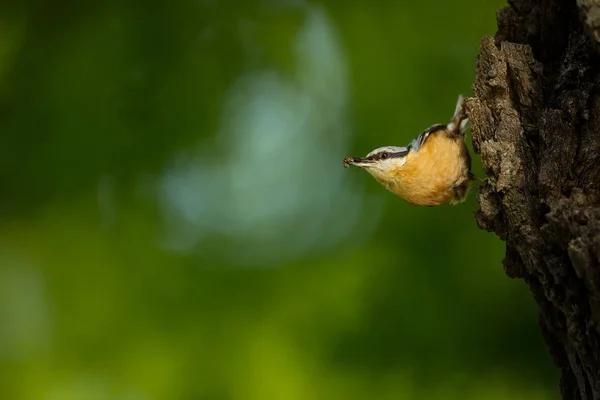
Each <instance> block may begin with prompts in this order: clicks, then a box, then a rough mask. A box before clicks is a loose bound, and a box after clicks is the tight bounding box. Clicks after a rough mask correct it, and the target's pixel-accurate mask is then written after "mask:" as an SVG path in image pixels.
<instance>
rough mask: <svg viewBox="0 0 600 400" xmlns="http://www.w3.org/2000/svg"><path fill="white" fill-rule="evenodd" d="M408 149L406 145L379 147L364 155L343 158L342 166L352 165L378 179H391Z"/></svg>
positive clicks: (406, 154) (404, 160)
mask: <svg viewBox="0 0 600 400" xmlns="http://www.w3.org/2000/svg"><path fill="white" fill-rule="evenodd" d="M409 152H410V149H409V148H408V147H397V146H385V147H379V148H377V149H375V150H373V151H372V152H370V153H369V154H367V155H366V157H348V158H345V159H344V167H349V166H350V165H354V166H355V167H360V168H363V169H365V170H366V171H367V172H368V173H370V174H371V175H373V177H374V178H376V179H377V180H379V181H388V180H391V179H393V177H394V176H395V175H396V173H397V171H398V170H399V169H401V168H402V167H403V166H404V164H405V163H406V158H407V156H408V153H409Z"/></svg>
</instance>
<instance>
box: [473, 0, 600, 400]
mask: <svg viewBox="0 0 600 400" xmlns="http://www.w3.org/2000/svg"><path fill="white" fill-rule="evenodd" d="M583 3H585V4H583ZM588 5H589V7H588ZM586 7H587V8H586ZM598 9H599V8H598V7H597V1H596V0H577V1H576V0H513V1H509V6H508V7H506V8H503V9H501V10H499V12H498V32H497V33H496V36H495V38H492V37H487V38H484V39H483V41H482V44H481V51H480V55H479V60H478V75H477V81H476V83H475V85H474V97H473V98H471V99H469V100H468V101H467V104H466V107H467V114H468V115H469V118H470V120H471V127H472V128H471V131H472V136H473V145H474V148H475V151H476V152H478V153H480V154H481V156H482V162H483V165H484V168H485V170H486V173H487V175H488V179H487V180H486V181H485V183H484V184H483V185H482V186H481V187H480V188H479V192H478V201H479V205H480V210H479V211H478V213H477V215H476V219H477V222H478V224H479V226H480V227H481V228H483V229H486V230H489V231H493V232H495V233H496V234H498V235H499V236H500V238H502V239H503V240H505V241H506V257H505V259H504V267H505V271H506V273H507V274H508V275H509V276H510V277H515V278H522V279H524V280H525V282H527V284H528V285H529V287H530V288H531V291H532V293H533V295H534V298H535V300H536V301H537V303H538V305H539V309H540V326H541V329H542V332H543V335H544V338H545V341H546V343H547V346H548V349H549V351H550V353H551V355H552V357H553V359H554V361H555V363H556V365H557V366H558V367H559V368H560V369H561V380H560V388H561V392H562V396H563V398H564V399H600V90H599V89H600V57H599V52H598V43H597V41H596V38H597V37H596V36H595V35H596V32H597V31H596V30H595V29H596V27H598V26H600V23H598V24H597V25H595V26H593V25H594V24H596V22H593V21H600V17H599V18H598V19H595V18H596V17H594V16H593V15H592V16H590V17H589V18H588V17H587V16H588V15H591V13H595V12H597V11H598ZM594 15H595V14H594ZM598 15H600V14H598ZM590 21H592V22H590Z"/></svg>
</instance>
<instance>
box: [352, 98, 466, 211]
mask: <svg viewBox="0 0 600 400" xmlns="http://www.w3.org/2000/svg"><path fill="white" fill-rule="evenodd" d="M463 100H464V98H463V97H462V96H459V97H458V102H457V103H456V110H455V111H454V115H453V116H452V121H451V122H450V123H449V124H446V125H444V124H436V125H433V126H431V127H429V128H427V129H425V130H424V131H423V132H422V133H421V134H420V135H419V136H417V137H416V138H415V139H413V140H412V141H411V142H410V143H409V145H408V146H406V147H397V146H386V147H380V148H378V149H375V150H373V151H372V152H370V153H369V154H367V156H366V157H348V158H345V159H344V167H349V166H350V165H355V166H357V167H360V168H364V169H365V170H367V172H368V173H370V174H371V175H373V177H374V178H375V179H376V180H377V181H378V182H379V183H381V184H382V185H383V186H385V188H386V189H387V190H389V191H390V192H392V193H394V194H396V195H398V196H400V197H402V198H403V199H405V200H406V201H408V202H409V203H411V204H414V205H418V206H437V205H440V204H443V203H446V202H449V203H450V204H458V203H462V202H463V201H464V200H465V199H466V197H467V193H468V191H469V188H470V187H471V183H472V182H473V181H474V180H475V179H476V178H475V176H474V175H473V174H472V173H471V155H470V154H469V150H468V149H467V146H466V143H465V131H466V128H467V124H468V122H469V120H468V119H467V116H466V115H465V112H464V109H463V107H462V105H463Z"/></svg>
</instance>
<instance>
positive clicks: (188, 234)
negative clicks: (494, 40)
mask: <svg viewBox="0 0 600 400" xmlns="http://www.w3.org/2000/svg"><path fill="white" fill-rule="evenodd" d="M501 6H503V3H502V2H501V1H481V0H455V1H444V0H435V1H434V0H420V1H413V2H411V3H408V2H401V1H397V2H394V1H391V0H388V1H348V2H341V1H335V2H334V1H321V2H310V3H307V2H305V1H302V0H261V1H258V0H250V1H246V2H242V1H236V2H233V1H218V0H195V1H173V2H159V1H147V0H145V1H141V0H128V1H108V2H91V1H74V0H72V1H71V0H53V1H36V0H30V1H22V2H17V3H13V4H12V5H8V4H6V3H5V4H3V5H2V6H0V10H1V12H0V101H1V106H0V112H1V118H0V123H1V127H0V129H1V132H2V133H1V135H0V179H1V182H2V185H1V188H0V399H2V400H4V399H6V400H13V399H18V400H21V399H23V400H39V399H48V400H63V399H64V400H71V399H73V400H79V399H84V400H87V399H91V400H97V399H98V400H99V399H118V400H121V399H127V400H158V399H169V400H176V399H190V400H192V399H193V400H255V399H256V400H279V399H283V400H313V399H350V400H352V399H361V400H362V399H450V400H452V399H467V400H468V399H478V400H480V399H484V400H485V399H507V398H512V397H515V398H521V399H557V398H558V389H557V383H556V380H557V374H556V372H555V371H554V367H553V366H552V363H551V360H550V357H549V356H548V355H547V354H546V350H545V347H544V345H543V343H542V339H541V334H540V333H539V331H538V327H537V313H536V308H535V305H534V302H533V300H532V299H531V297H530V295H529V293H528V290H527V288H526V286H525V285H524V283H523V282H521V281H511V280H509V279H508V278H507V277H506V276H505V275H504V273H503V269H502V265H501V260H502V258H503V244H502V242H500V240H499V239H498V238H497V237H495V236H493V235H492V234H489V233H486V232H484V231H481V230H479V229H478V228H477V227H476V224H475V221H474V219H473V212H474V211H475V210H476V209H477V205H476V202H475V200H474V196H471V197H470V199H469V200H468V201H467V202H466V203H465V204H462V205H460V206H455V207H452V206H441V207H438V208H426V207H425V208H419V207H414V206H411V205H409V204H407V203H405V202H404V201H402V200H400V199H399V198H396V197H394V196H393V195H392V194H390V193H388V192H386V191H385V190H384V189H383V188H382V187H380V186H379V185H378V184H377V183H376V182H375V181H374V180H373V179H372V178H370V177H369V176H368V174H366V173H365V172H364V171H360V170H357V169H348V170H346V169H344V168H342V163H341V160H342V158H344V157H346V156H349V155H364V154H366V153H367V152H369V151H370V150H372V149H374V148H376V147H380V146H383V145H405V144H407V143H408V142H409V141H410V140H411V139H412V138H413V137H414V136H416V135H417V134H418V133H419V132H420V131H421V130H422V129H424V128H426V127H427V126H429V125H432V124H434V123H438V122H446V121H447V120H448V119H449V117H450V115H451V114H452V112H453V110H454V103H455V101H456V97H457V95H458V94H459V93H463V94H465V95H470V89H471V84H472V82H473V81H474V77H475V64H476V57H477V52H478V47H479V41H480V39H481V37H482V36H483V35H486V34H493V33H494V31H495V11H496V9H497V8H499V7H501ZM474 163H475V172H476V174H478V175H480V176H482V175H483V173H482V170H481V167H480V163H479V159H478V158H477V157H475V160H474Z"/></svg>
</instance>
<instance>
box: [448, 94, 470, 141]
mask: <svg viewBox="0 0 600 400" xmlns="http://www.w3.org/2000/svg"><path fill="white" fill-rule="evenodd" d="M464 101H465V98H464V97H463V95H462V94H461V95H459V96H458V101H457V102H456V108H455V110H454V115H452V121H451V122H450V123H449V124H448V130H450V131H452V132H455V133H457V134H461V135H464V133H465V131H466V130H467V126H468V125H469V119H468V118H467V114H466V113H465V109H464V107H463V102H464Z"/></svg>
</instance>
